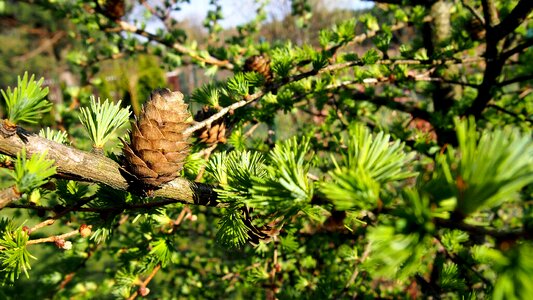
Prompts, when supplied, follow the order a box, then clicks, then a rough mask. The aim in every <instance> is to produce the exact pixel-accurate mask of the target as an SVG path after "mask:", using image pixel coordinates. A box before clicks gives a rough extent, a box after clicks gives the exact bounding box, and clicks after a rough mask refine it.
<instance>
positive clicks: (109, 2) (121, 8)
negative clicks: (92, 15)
mask: <svg viewBox="0 0 533 300" xmlns="http://www.w3.org/2000/svg"><path fill="white" fill-rule="evenodd" d="M102 6H103V7H102V8H103V13H104V14H105V15H106V16H108V17H109V18H111V19H113V20H120V18H122V17H123V16H124V12H125V10H126V5H125V3H124V0H104V3H103V5H102Z"/></svg>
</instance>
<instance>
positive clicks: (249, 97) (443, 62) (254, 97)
mask: <svg viewBox="0 0 533 300" xmlns="http://www.w3.org/2000/svg"><path fill="white" fill-rule="evenodd" d="M483 60H485V59H484V58H481V57H467V58H463V59H459V58H452V59H422V60H421V59H384V60H379V61H377V62H376V63H375V64H382V65H397V64H404V65H451V64H469V63H475V62H480V61H483ZM363 65H364V62H363V61H361V60H356V61H350V62H344V63H338V64H333V65H329V66H326V67H324V68H322V69H320V70H311V71H308V72H304V73H300V74H296V75H294V76H292V77H289V78H288V79H286V80H285V81H283V82H278V83H276V84H273V85H272V86H269V87H266V88H265V89H264V90H262V91H259V92H256V93H254V94H252V95H247V96H245V98H244V99H243V100H241V101H238V102H235V103H233V104H232V105H230V106H227V107H224V108H223V109H221V110H220V111H219V112H217V113H216V114H214V115H212V116H211V117H209V118H207V119H205V120H204V121H202V122H197V123H195V124H194V125H192V126H190V127H189V128H187V129H186V130H185V131H184V132H183V134H184V135H191V134H192V133H193V132H195V131H197V130H200V129H202V128H204V127H208V126H210V125H211V124H212V123H213V122H215V121H216V120H218V119H220V118H222V117H223V116H225V115H226V114H227V113H229V112H230V111H232V110H235V109H237V108H240V107H243V106H246V105H248V104H250V103H252V102H254V101H256V100H258V99H259V98H261V97H262V96H264V95H266V94H267V93H268V92H270V91H274V90H277V89H279V88H280V87H282V86H284V85H286V84H289V83H291V82H296V81H299V80H302V79H305V78H308V77H311V76H315V75H318V74H322V73H327V72H332V71H337V70H341V69H345V68H349V67H353V66H363Z"/></svg>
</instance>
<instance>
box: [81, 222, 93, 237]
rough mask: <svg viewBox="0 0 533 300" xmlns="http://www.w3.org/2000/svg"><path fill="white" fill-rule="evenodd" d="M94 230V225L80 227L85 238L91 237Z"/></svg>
mask: <svg viewBox="0 0 533 300" xmlns="http://www.w3.org/2000/svg"><path fill="white" fill-rule="evenodd" d="M92 228H93V226H92V225H87V224H82V225H81V226H80V229H79V231H80V235H81V236H82V237H84V238H86V237H88V236H90V235H91V232H92V230H91V229H92Z"/></svg>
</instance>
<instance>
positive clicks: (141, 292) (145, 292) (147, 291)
mask: <svg viewBox="0 0 533 300" xmlns="http://www.w3.org/2000/svg"><path fill="white" fill-rule="evenodd" d="M148 294H150V289H149V288H147V287H145V286H141V287H140V288H139V295H141V296H142V297H146V296H147V295H148Z"/></svg>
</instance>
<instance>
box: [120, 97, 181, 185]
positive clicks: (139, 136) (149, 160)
mask: <svg viewBox="0 0 533 300" xmlns="http://www.w3.org/2000/svg"><path fill="white" fill-rule="evenodd" d="M190 116H191V115H190V114H189V112H188V111H187V104H185V103H184V102H183V94H182V93H180V92H171V91H170V90H169V89H158V90H155V91H153V92H152V94H151V95H150V99H149V100H148V102H146V103H145V104H144V106H143V109H142V111H141V115H140V116H139V118H138V119H137V120H136V122H132V124H131V125H132V126H131V127H132V130H131V132H130V141H131V142H130V144H127V143H124V149H123V151H124V155H125V157H126V161H127V165H126V166H127V169H128V171H130V172H131V173H132V174H133V175H135V176H136V177H137V178H138V179H139V180H140V181H142V182H143V183H145V184H146V185H150V186H159V185H161V184H163V183H166V182H169V181H171V180H173V179H174V178H176V177H177V176H178V172H179V171H180V170H181V169H182V167H183V164H184V161H185V158H186V157H187V154H188V151H189V142H188V141H187V139H188V137H189V136H186V135H183V134H182V132H183V131H184V130H185V129H186V128H187V127H188V126H189V123H188V121H187V119H189V117H190Z"/></svg>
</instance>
